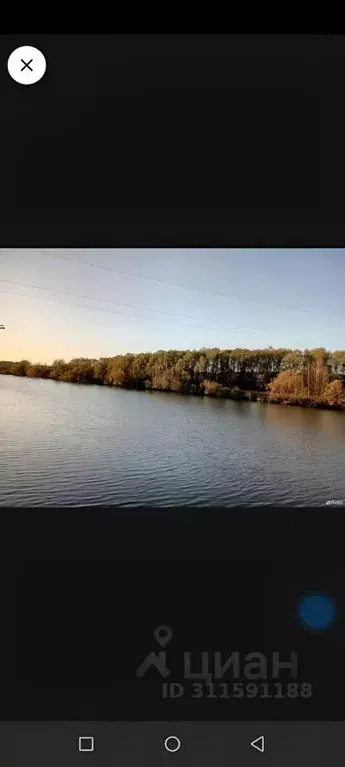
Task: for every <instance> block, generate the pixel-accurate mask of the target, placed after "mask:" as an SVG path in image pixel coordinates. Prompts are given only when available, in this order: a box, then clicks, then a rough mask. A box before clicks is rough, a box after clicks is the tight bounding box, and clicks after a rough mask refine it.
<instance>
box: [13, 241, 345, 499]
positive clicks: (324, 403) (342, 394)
mask: <svg viewBox="0 0 345 767" xmlns="http://www.w3.org/2000/svg"><path fill="white" fill-rule="evenodd" d="M344 296H345V250H340V249H330V250H322V249H317V250H312V249H300V250H296V249H295V250H286V249H268V250H267V249H248V250H246V249H226V248H224V249H214V250H212V249H176V250H175V249H132V250H131V249H80V250H79V249H60V250H58V249H49V248H47V249H44V248H37V249H21V250H19V249H6V250H5V249H2V250H0V506H13V507H26V506H27V507H41V506H42V507H44V506H46V507H54V506H58V507H61V506H63V507H73V508H77V507H79V506H83V507H84V506H103V505H107V506H157V507H160V506H161V507H170V506H195V507H199V506H200V507H211V506H223V507H227V506H228V507H233V506H241V505H243V506H263V505H265V506H266V505H269V506H271V505H273V506H282V507H289V506H290V507H299V506H301V507H303V506H320V507H321V506H327V507H328V508H329V510H330V512H331V509H332V506H333V507H334V506H345V299H344Z"/></svg>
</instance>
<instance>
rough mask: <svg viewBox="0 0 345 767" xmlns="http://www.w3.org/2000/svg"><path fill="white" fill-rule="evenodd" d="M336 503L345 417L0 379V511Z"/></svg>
mask: <svg viewBox="0 0 345 767" xmlns="http://www.w3.org/2000/svg"><path fill="white" fill-rule="evenodd" d="M327 500H343V501H345V413H342V412H331V411H327V410H324V411H322V410H308V409H303V408H298V407H296V408H289V407H284V406H282V405H261V404H259V403H249V402H232V401H229V400H214V399H210V398H207V397H205V398H204V399H202V398H198V397H188V396H183V395H178V394H169V393H166V394H164V393H161V392H157V393H147V392H136V391H126V390H123V389H115V388H106V387H98V386H83V385H78V384H67V383H60V382H55V381H44V380H38V379H28V378H16V377H13V376H0V505H2V506H4V505H10V506H25V505H31V506H54V505H60V504H61V505H66V506H78V505H89V504H90V505H94V504H95V505H97V504H112V505H114V506H115V505H128V506H134V505H139V504H140V505H141V504H142V505H145V504H149V505H157V506H158V505H159V506H170V505H174V504H177V505H178V504H188V505H195V506H196V505H202V506H208V505H211V504H221V505H224V506H226V505H229V506H231V505H235V504H250V505H256V504H260V503H269V504H277V503H278V504H282V505H296V506H304V505H308V504H309V505H310V504H312V505H318V506H319V505H320V506H321V505H324V504H325V503H326V501H327Z"/></svg>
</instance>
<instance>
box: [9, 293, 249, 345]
mask: <svg viewBox="0 0 345 767" xmlns="http://www.w3.org/2000/svg"><path fill="white" fill-rule="evenodd" d="M0 293H2V294H5V295H8V296H20V297H21V298H29V299H32V300H34V301H50V302H52V303H54V304H62V306H75V307H76V308H77V309H87V310H89V311H91V312H106V313H107V314H116V315H118V316H122V317H127V318H128V319H131V320H146V321H147V322H159V324H160V325H176V323H173V322H169V321H166V320H154V319H150V317H140V316H138V317H134V316H133V315H132V314H126V313H125V312H114V311H113V310H112V309H100V308H96V307H93V306H81V305H80V304H73V303H71V302H69V301H58V300H57V299H56V298H43V297H42V296H28V295H27V294H26V293H17V292H11V291H9V290H0ZM177 327H180V328H183V327H184V326H183V325H178V324H177ZM185 327H189V328H193V330H207V331H210V333H228V334H231V335H240V334H241V333H242V331H237V330H230V329H229V330H219V329H218V328H206V327H204V326H202V325H199V326H196V325H186V326H185Z"/></svg>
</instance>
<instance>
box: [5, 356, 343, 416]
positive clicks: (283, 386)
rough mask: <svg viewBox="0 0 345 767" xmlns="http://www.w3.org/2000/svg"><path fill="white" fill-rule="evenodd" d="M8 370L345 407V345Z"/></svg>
mask: <svg viewBox="0 0 345 767" xmlns="http://www.w3.org/2000/svg"><path fill="white" fill-rule="evenodd" d="M0 373H1V374H3V375H16V376H27V377H29V378H51V379H53V380H56V381H66V382H69V383H85V384H87V383H88V384H98V385H106V386H122V387H125V388H129V389H130V388H132V389H133V388H135V389H146V390H148V391H173V392H181V393H184V394H191V395H199V396H200V395H206V396H209V397H219V398H228V399H235V400H245V399H247V400H248V399H249V400H252V401H256V400H257V401H261V402H272V403H279V404H286V405H301V406H303V407H325V408H334V409H338V410H345V386H344V382H345V351H335V352H327V351H326V350H325V349H313V350H305V351H303V352H302V351H300V350H289V349H272V348H271V347H269V348H268V349H255V350H251V349H233V350H231V349H225V350H220V349H204V348H203V349H200V350H192V351H190V350H187V351H179V350H174V349H172V350H169V351H162V350H160V351H157V352H153V353H152V352H148V353H141V354H125V355H116V356H114V357H103V358H101V359H86V358H82V357H79V358H74V359H72V360H70V362H65V361H64V360H55V361H54V362H53V363H52V364H51V365H46V364H44V363H30V362H29V361H28V360H21V361H19V362H10V361H2V362H1V361H0Z"/></svg>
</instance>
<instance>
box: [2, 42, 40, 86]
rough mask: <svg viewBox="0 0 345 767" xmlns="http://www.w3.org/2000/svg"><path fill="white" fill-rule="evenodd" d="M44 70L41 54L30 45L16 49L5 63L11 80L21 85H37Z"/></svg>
mask: <svg viewBox="0 0 345 767" xmlns="http://www.w3.org/2000/svg"><path fill="white" fill-rule="evenodd" d="M46 68H47V64H46V60H45V57H44V56H43V53H42V52H41V51H39V50H38V48H33V47H32V46H31V45H23V46H22V47H21V48H16V49H15V50H14V51H12V53H11V55H10V57H9V59H8V62H7V69H8V72H9V74H10V75H11V77H12V79H13V80H15V81H16V83H20V84H21V85H33V84H34V83H37V82H38V80H40V79H41V78H42V77H43V75H44V73H45V71H46Z"/></svg>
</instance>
